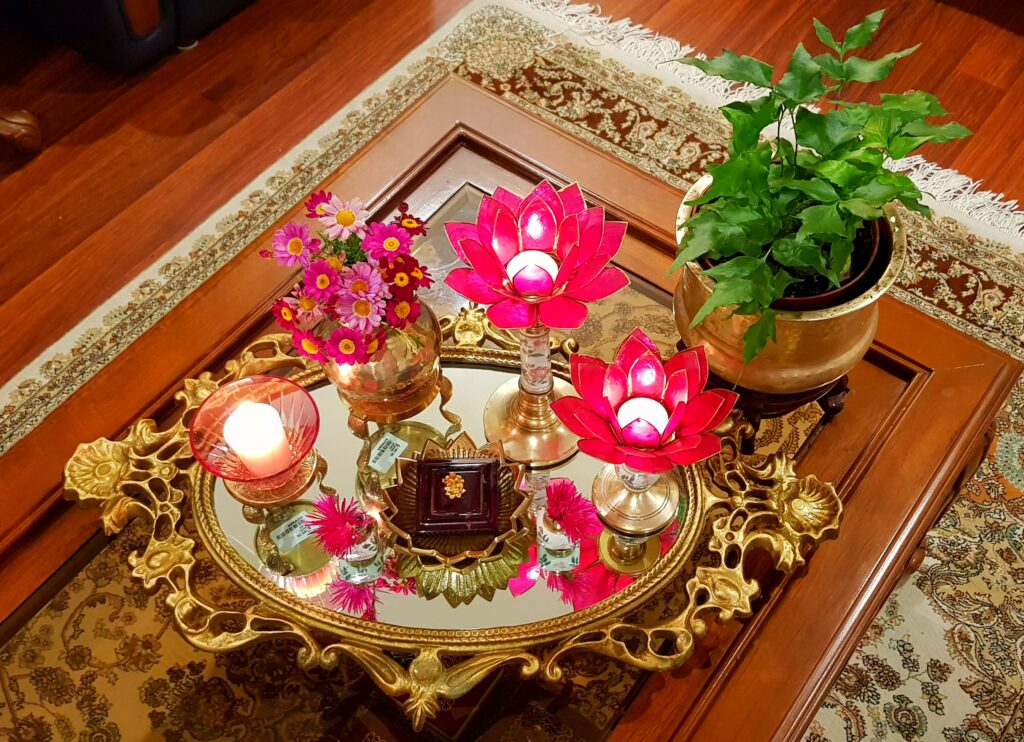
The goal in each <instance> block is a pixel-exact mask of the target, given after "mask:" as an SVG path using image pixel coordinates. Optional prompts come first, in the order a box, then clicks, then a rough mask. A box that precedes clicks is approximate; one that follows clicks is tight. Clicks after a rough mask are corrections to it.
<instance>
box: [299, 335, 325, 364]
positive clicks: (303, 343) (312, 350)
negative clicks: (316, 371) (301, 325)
mask: <svg viewBox="0 0 1024 742" xmlns="http://www.w3.org/2000/svg"><path fill="white" fill-rule="evenodd" d="M292 344H293V345H294V346H295V350H297V351H298V353H299V355H300V356H305V357H306V358H312V359H313V360H314V361H319V362H320V363H323V362H324V349H323V342H322V341H321V340H320V338H318V337H317V336H316V335H314V334H313V333H312V332H310V331H309V330H299V329H297V328H296V329H295V330H293V331H292Z"/></svg>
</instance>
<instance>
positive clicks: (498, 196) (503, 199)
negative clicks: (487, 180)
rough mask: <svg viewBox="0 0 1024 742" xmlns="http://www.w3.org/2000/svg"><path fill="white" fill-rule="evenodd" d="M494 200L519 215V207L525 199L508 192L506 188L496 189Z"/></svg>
mask: <svg viewBox="0 0 1024 742" xmlns="http://www.w3.org/2000/svg"><path fill="white" fill-rule="evenodd" d="M494 200H495V201H497V202H498V203H500V204H502V205H503V206H504V207H505V208H507V209H508V210H509V211H511V212H512V213H513V214H518V213H519V207H520V206H522V204H523V199H521V198H519V196H517V195H516V194H514V193H512V192H511V191H506V190H505V189H504V188H495V189H494Z"/></svg>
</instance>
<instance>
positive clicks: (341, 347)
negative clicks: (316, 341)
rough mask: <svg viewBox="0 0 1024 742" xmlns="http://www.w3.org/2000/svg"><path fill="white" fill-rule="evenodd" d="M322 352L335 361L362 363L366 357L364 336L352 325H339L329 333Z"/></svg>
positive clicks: (353, 363)
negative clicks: (329, 335)
mask: <svg viewBox="0 0 1024 742" xmlns="http://www.w3.org/2000/svg"><path fill="white" fill-rule="evenodd" d="M324 352H325V353H326V354H327V357H328V358H330V359H331V360H332V361H334V362H335V363H341V364H348V365H350V366H352V365H355V364H357V363H363V362H364V361H365V360H366V357H367V353H366V336H365V335H363V333H361V332H360V331H359V330H357V329H356V328H354V327H339V328H338V329H337V330H335V331H334V332H333V333H331V337H330V338H329V339H328V340H327V346H326V348H325V349H324Z"/></svg>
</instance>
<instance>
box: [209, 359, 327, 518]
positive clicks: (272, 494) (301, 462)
mask: <svg viewBox="0 0 1024 742" xmlns="http://www.w3.org/2000/svg"><path fill="white" fill-rule="evenodd" d="M319 430H320V414H319V412H318V410H317V407H316V404H315V403H314V402H313V398H312V397H311V396H310V394H309V392H307V391H306V390H305V389H303V388H302V387H301V386H299V385H298V384H296V383H295V382H293V381H289V380H288V379H283V378H280V377H277V376H251V377H248V378H245V379H239V380H238V381H233V382H231V383H230V384H225V385H224V386H222V387H220V388H219V389H217V391H215V392H214V393H213V394H211V395H210V396H209V397H207V398H206V399H205V400H204V401H203V403H202V404H201V405H200V406H199V409H198V410H196V413H195V415H193V417H192V421H191V423H190V425H189V443H190V444H191V446H192V453H193V455H194V456H195V458H196V461H198V462H199V464H200V465H201V466H202V467H203V468H204V469H206V470H207V471H209V472H210V473H211V474H213V475H214V476H216V477H219V478H220V479H223V480H224V483H225V485H226V487H227V490H228V492H229V493H231V495H232V496H233V497H234V498H235V499H237V500H238V501H239V502H241V503H242V504H243V505H248V506H251V507H254V508H270V507H275V506H279V505H283V504H286V503H289V502H292V501H293V500H296V499H298V498H299V497H300V496H301V495H302V494H303V493H304V492H305V491H306V490H307V489H308V488H309V485H310V484H311V483H312V481H313V478H314V476H315V474H316V469H317V456H316V451H315V450H314V448H313V443H314V442H315V441H316V436H317V433H318V432H319Z"/></svg>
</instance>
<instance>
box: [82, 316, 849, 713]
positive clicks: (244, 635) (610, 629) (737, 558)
mask: <svg viewBox="0 0 1024 742" xmlns="http://www.w3.org/2000/svg"><path fill="white" fill-rule="evenodd" d="M441 327H442V329H443V331H444V335H445V338H446V340H447V344H446V345H445V346H443V351H442V359H443V361H444V362H445V363H448V364H484V365H492V366H497V367H501V368H509V369H514V368H516V367H518V363H519V361H518V354H517V353H516V350H515V349H516V347H517V343H516V340H515V337H514V336H513V335H511V334H510V333H508V332H506V331H503V330H499V329H498V328H495V327H494V326H493V325H491V324H490V323H489V322H488V321H487V319H486V315H485V314H484V311H483V310H482V309H480V308H479V307H472V306H471V307H468V308H465V309H463V310H462V311H461V312H460V314H459V315H457V316H454V317H445V318H443V319H442V320H441ZM488 343H489V344H490V345H488ZM495 346H496V347H495ZM577 349H578V346H577V345H576V343H575V341H573V340H571V339H569V340H563V341H553V343H552V350H553V351H556V350H557V351H558V352H560V353H562V354H563V355H564V356H565V357H566V358H568V357H569V355H570V354H571V353H572V352H575V351H576V350H577ZM291 350H292V349H291V345H290V338H289V337H288V336H287V335H283V334H277V335H269V336H266V337H263V338H260V339H259V340H257V341H256V342H254V343H252V344H251V345H249V346H247V347H246V348H245V349H243V350H242V352H241V353H240V354H239V356H238V357H237V358H236V359H233V360H231V361H228V363H227V364H226V365H225V367H224V370H223V371H222V372H220V373H219V374H217V375H214V374H212V373H210V372H204V373H202V374H200V375H199V376H198V377H197V378H195V379H186V380H185V381H184V383H183V386H182V389H181V390H180V391H179V392H178V393H177V394H176V399H177V401H178V402H179V403H180V405H181V407H180V410H179V414H176V415H175V417H174V419H173V421H172V422H171V423H170V424H169V425H168V426H167V427H166V428H164V429H160V427H158V426H157V424H156V423H155V422H154V421H153V420H139V421H138V422H136V423H135V424H134V425H133V426H132V427H131V429H130V430H129V432H128V434H127V435H126V436H125V438H124V439H123V440H119V441H111V440H107V439H103V438H101V439H99V440H97V441H94V442H92V443H87V444H82V445H80V446H79V447H78V448H77V450H76V451H75V454H74V456H72V458H71V459H70V460H69V461H68V463H67V465H66V466H65V469H64V476H65V489H66V492H67V494H68V496H69V497H72V498H76V499H78V500H79V501H81V502H83V503H88V504H93V505H96V506H98V507H100V508H101V517H102V520H103V524H104V528H105V530H106V532H107V533H117V532H119V531H120V530H121V529H122V528H124V527H125V525H126V524H127V523H128V521H129V520H131V519H132V518H135V517H144V518H145V519H147V520H148V521H149V522H150V524H151V529H152V531H151V536H150V539H149V542H148V543H147V545H146V547H145V549H144V550H142V551H136V552H134V553H133V554H131V555H130V556H129V563H130V564H131V566H132V574H133V575H134V576H135V577H137V578H138V579H140V580H141V581H142V583H143V584H144V585H145V586H146V587H147V588H149V589H156V588H158V587H167V588H169V592H168V594H167V597H166V602H167V605H168V606H169V607H170V608H171V610H172V615H173V617H174V623H175V625H176V628H177V630H178V631H179V632H180V633H181V634H182V635H183V636H184V637H185V638H186V639H187V640H188V641H189V642H190V643H191V644H192V645H193V646H195V647H197V648H199V649H203V650H207V651H213V652H220V651H229V650H232V649H236V648H238V647H241V646H244V645H247V644H250V643H253V642H257V641H266V640H268V639H274V638H278V637H288V638H291V639H293V640H295V641H296V642H297V644H298V646H299V649H298V661H299V663H300V665H301V666H302V667H304V668H307V669H309V668H314V667H323V668H327V669H330V668H333V667H335V666H336V665H337V663H338V661H339V659H340V658H341V657H343V656H344V657H348V658H350V659H352V660H353V661H355V662H357V663H358V664H359V665H360V666H362V667H363V668H364V669H365V670H366V671H367V673H369V674H370V676H371V677H373V678H374V680H375V681H376V683H377V684H378V685H379V686H380V687H381V688H382V689H383V690H384V691H385V692H386V693H388V694H390V695H392V696H396V697H400V696H404V697H405V700H404V705H405V709H406V712H407V713H408V714H409V716H410V718H411V719H412V721H413V724H414V726H415V727H416V728H417V729H419V728H421V727H422V725H423V724H424V722H425V721H426V720H427V719H428V718H430V717H431V716H433V715H434V714H435V713H436V711H437V708H438V703H439V700H438V699H439V698H441V697H445V698H457V697H459V696H461V695H463V694H465V693H466V692H468V691H469V690H470V689H471V688H472V687H473V686H474V685H476V684H477V683H478V682H479V681H480V680H481V679H482V678H484V677H485V676H486V675H487V674H488V673H490V672H492V671H493V670H494V669H496V668H498V667H501V666H504V665H518V666H519V669H520V673H521V674H522V675H523V676H524V677H529V676H533V675H537V674H541V675H542V676H543V677H545V678H547V679H549V680H558V679H560V678H561V677H562V675H563V669H562V667H561V661H562V660H563V658H564V657H565V656H566V655H568V654H570V653H572V652H577V651H592V652H599V653H601V654H605V655H608V656H611V657H615V658H617V659H620V660H622V661H624V662H627V663H629V664H632V665H635V666H637V667H641V668H644V669H648V670H667V669H671V668H674V667H678V666H679V665H681V664H683V663H684V662H685V661H686V660H687V659H688V658H689V657H690V655H691V654H692V652H693V648H694V644H695V642H696V640H697V639H699V638H700V637H701V636H703V635H704V634H705V633H706V631H707V623H708V621H709V620H712V619H718V620H728V619H730V618H733V617H743V616H749V615H750V614H751V612H752V610H753V607H752V602H753V601H754V600H755V599H756V597H757V596H758V595H759V593H760V587H759V585H758V584H757V582H756V581H755V580H753V579H751V578H749V577H747V576H745V575H744V573H743V564H744V558H745V556H746V554H748V553H749V552H750V551H752V550H754V549H762V550H764V551H766V552H767V553H768V554H769V555H770V556H771V557H772V559H773V561H774V564H775V567H776V568H777V569H779V570H781V571H783V572H789V571H791V570H793V569H795V568H796V567H797V566H799V565H801V564H803V563H804V561H805V559H806V557H807V555H808V553H809V552H810V551H811V550H812V549H813V547H814V546H815V545H817V544H818V543H819V542H820V541H822V540H823V539H825V538H828V537H831V536H834V535H835V534H836V533H837V530H838V524H839V519H840V516H841V512H842V506H841V504H840V502H839V499H838V497H837V496H836V493H835V489H834V488H833V487H832V486H831V485H829V484H826V483H823V482H820V481H818V480H817V479H815V478H814V477H804V478H800V477H798V476H797V475H796V473H795V471H794V468H793V463H792V461H791V460H789V459H788V458H786V457H785V456H783V455H776V456H774V457H771V458H769V459H767V460H765V461H764V462H762V463H759V464H756V465H755V464H752V463H750V462H749V461H747V460H745V459H743V458H742V457H741V456H740V442H741V440H742V439H743V438H745V437H749V436H750V435H752V434H753V431H752V429H751V427H750V426H749V424H746V423H743V422H740V421H738V420H737V419H730V421H728V422H727V423H726V424H725V425H723V428H722V430H721V433H722V435H723V450H722V453H721V454H720V455H719V456H716V457H713V458H712V459H709V460H708V461H705V462H703V463H701V464H699V465H696V466H692V467H686V468H685V469H684V470H683V475H684V477H685V478H686V480H687V484H688V485H689V486H691V487H692V488H693V491H694V493H695V501H696V506H695V507H694V508H692V509H691V510H690V512H689V515H688V516H687V521H686V522H685V523H684V524H682V526H681V527H682V528H683V530H684V533H683V534H681V535H680V537H679V539H678V540H677V542H676V544H675V545H674V546H673V547H672V548H671V549H670V550H669V552H668V553H667V554H666V555H665V556H664V557H663V558H662V559H661V560H659V562H658V563H657V564H656V566H655V568H654V569H652V570H651V571H650V572H648V573H647V574H645V575H643V576H641V577H640V578H639V579H637V580H636V581H635V582H634V583H633V584H632V585H630V586H629V587H627V588H626V589H624V590H622V591H621V592H620V593H617V594H616V595H614V596H612V597H611V598H609V599H607V600H605V601H603V602H602V603H599V604H598V605H596V606H592V607H590V608H588V609H586V610H584V611H579V612H576V613H570V614H568V615H566V616H562V617H559V618H556V619H551V620H548V621H543V622H539V623H535V624H529V625H526V626H512V627H505V628H500V629H489V630H484V631H473V632H460V631H440V630H426V629H410V628H405V627H399V626H391V625H388V624H371V623H369V622H365V621H361V620H359V619H355V618H351V617H348V616H344V615H342V614H339V613H336V612H333V611H328V610H327V609H318V608H317V607H315V606H311V605H309V604H308V603H305V602H304V601H301V600H299V599H298V598H296V597H295V596H293V595H291V594H289V593H287V592H286V591H284V590H281V589H280V588H278V587H277V586H275V585H273V584H271V583H270V582H269V581H268V580H266V579H264V578H262V577H261V576H260V575H259V574H258V573H257V572H256V571H255V570H254V569H253V568H252V567H251V566H250V565H248V564H247V563H245V562H244V560H242V559H241V557H240V556H239V555H238V554H237V553H235V552H234V551H233V549H231V548H230V547H229V546H228V545H227V541H226V538H225V537H224V535H223V533H222V532H221V531H220V528H219V525H218V524H217V522H216V518H214V517H213V513H212V491H213V481H212V477H211V475H209V473H207V472H206V471H205V470H203V469H202V468H201V467H200V466H199V465H198V464H197V463H196V462H195V460H194V459H193V458H192V452H191V450H190V448H189V444H188V420H189V419H190V417H191V414H192V413H193V411H194V410H195V409H196V408H197V407H198V406H199V404H200V403H201V402H202V401H203V400H204V399H205V398H206V397H207V396H209V395H210V394H211V393H212V392H213V391H215V390H216V389H217V388H218V387H219V386H220V385H221V384H224V383H227V382H229V381H232V380H235V379H238V378H242V377H245V376H251V375H254V374H262V373H268V372H272V373H278V374H280V373H287V374H289V375H290V378H292V379H294V380H295V381H296V382H298V383H300V384H304V385H307V386H308V385H312V384H316V383H322V382H323V381H324V376H323V372H322V370H321V369H320V368H319V367H318V366H317V365H316V364H315V363H312V362H309V361H307V360H305V359H302V358H298V357H296V356H295V355H293V354H292V352H291ZM552 365H553V368H554V371H555V373H556V374H558V375H559V376H562V377H563V378H567V377H568V375H569V368H568V363H567V362H565V361H561V360H555V361H553V364H552ZM186 497H190V498H191V499H192V506H193V512H194V515H195V523H196V529H197V531H198V532H199V534H200V537H201V539H202V541H203V543H204V545H205V546H206V547H207V549H208V551H209V552H210V554H211V556H212V557H213V559H214V560H215V562H216V563H217V564H218V565H219V566H220V567H221V568H223V569H224V570H225V572H226V573H227V574H228V575H229V576H230V577H231V578H232V579H233V580H234V581H235V582H236V583H237V584H239V585H240V586H241V587H243V588H245V589H246V590H247V591H248V592H250V593H251V594H253V595H254V596H256V597H257V598H258V599H259V600H260V602H259V603H257V604H256V605H253V606H251V607H250V608H248V609H247V610H245V611H239V610H232V609H223V608H219V607H217V606H213V605H209V604H208V603H207V602H204V599H203V598H202V597H200V596H199V594H198V593H197V592H196V591H195V590H194V589H193V583H192V578H191V572H192V569H193V567H194V565H195V549H196V546H197V544H196V541H195V540H194V539H193V538H191V537H190V536H189V535H187V533H186V531H185V528H184V525H183V518H182V512H183V508H184V501H185V499H186ZM709 523H710V528H711V532H710V533H711V535H710V540H709V543H708V548H709V550H710V552H711V553H713V554H715V555H716V556H717V558H718V564H716V565H713V566H700V567H697V568H696V571H695V573H694V576H693V577H692V578H690V579H689V581H688V582H687V585H686V594H687V598H688V599H687V600H686V601H685V604H684V605H683V606H682V608H681V609H680V610H679V612H678V614H677V615H672V616H668V617H667V618H661V619H658V620H657V621H655V622H653V623H651V624H647V625H644V624H640V623H636V622H635V616H636V611H635V609H636V608H638V607H639V606H641V605H642V604H643V603H644V602H646V601H647V600H649V599H650V598H651V597H652V596H653V595H655V594H656V593H657V592H658V591H660V590H661V589H662V588H664V587H665V586H666V585H667V584H669V583H670V582H671V580H672V579H673V578H674V577H675V576H676V575H677V574H678V573H679V570H680V569H682V567H683V565H684V563H685V562H686V560H688V559H689V558H690V556H691V553H692V551H693V548H694V545H695V540H696V538H697V537H698V535H699V533H701V532H702V531H703V530H704V529H705V528H706V526H707V524H709ZM318 611H319V612H318ZM631 616H632V618H630V617H631ZM239 627H241V628H239ZM314 632H316V633H314ZM320 632H324V633H326V634H327V635H329V636H331V637H333V639H335V640H336V641H333V643H329V644H324V643H322V642H321V640H320V639H319V638H318V637H319V636H320V635H321V634H320ZM394 652H408V653H410V654H411V655H412V659H411V661H409V662H408V664H404V663H403V662H400V661H399V660H398V659H396V658H395V657H394V656H392V653H394Z"/></svg>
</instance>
